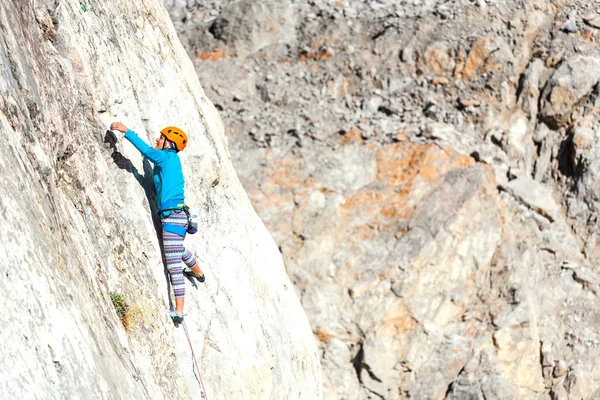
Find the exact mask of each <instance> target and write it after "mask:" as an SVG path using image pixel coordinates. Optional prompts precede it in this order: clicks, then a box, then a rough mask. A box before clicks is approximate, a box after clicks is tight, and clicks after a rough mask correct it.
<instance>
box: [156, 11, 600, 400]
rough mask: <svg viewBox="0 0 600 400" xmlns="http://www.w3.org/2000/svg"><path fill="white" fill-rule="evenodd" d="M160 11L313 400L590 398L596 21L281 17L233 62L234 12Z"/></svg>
mask: <svg viewBox="0 0 600 400" xmlns="http://www.w3.org/2000/svg"><path fill="white" fill-rule="evenodd" d="M165 3H166V4H167V5H168V8H169V10H170V13H171V16H172V19H173V21H174V25H175V27H176V29H177V30H178V32H179V34H180V35H181V36H182V38H183V39H182V40H183V41H184V43H186V49H187V50H188V52H189V54H190V56H191V57H192V58H193V59H194V63H195V67H196V71H197V73H198V76H199V78H200V80H201V82H203V83H204V84H205V87H206V90H207V95H208V97H209V98H211V99H212V100H213V101H214V102H215V104H216V107H217V108H219V109H222V113H221V115H222V116H223V118H224V120H225V121H226V126H227V130H226V133H227V135H228V139H229V142H230V144H231V153H232V158H233V162H234V165H236V168H237V171H238V174H239V176H240V180H241V181H242V183H243V185H244V187H245V188H246V189H247V191H248V193H249V195H250V198H251V201H252V203H253V205H254V207H255V208H256V210H257V212H258V213H259V215H260V216H261V218H262V219H263V221H264V222H265V224H266V225H267V227H268V228H269V230H270V231H271V233H272V235H273V237H274V238H275V240H276V242H277V243H278V244H279V246H280V249H281V251H282V253H283V256H284V259H285V263H286V268H287V270H288V273H289V274H290V276H291V278H292V280H293V282H294V284H295V287H296V290H297V291H298V293H299V295H300V296H301V300H302V303H303V305H304V307H305V309H306V310H307V314H308V317H309V320H310V322H311V325H312V329H313V332H314V334H315V336H316V337H317V339H318V340H319V343H320V348H321V350H322V365H323V372H324V374H323V378H324V392H325V398H327V399H361V400H362V399H367V398H371V399H378V398H385V399H408V398H411V399H443V398H448V399H465V398H470V399H487V400H489V399H546V398H555V399H582V398H583V399H593V398H596V397H597V393H598V392H597V388H598V387H599V386H600V379H599V378H600V377H599V376H598V373H597V372H596V370H597V369H596V368H595V365H596V361H595V359H596V358H597V357H598V355H599V354H598V352H599V350H598V341H597V340H598V338H597V335H596V332H597V331H598V325H599V323H600V319H599V317H598V313H597V311H596V310H597V308H598V306H599V305H600V304H599V300H598V297H597V296H598V294H597V293H598V292H597V290H598V287H597V283H596V282H597V280H596V278H597V276H598V275H597V274H598V267H597V265H599V261H600V258H599V256H600V253H599V252H598V239H599V236H598V235H599V231H598V227H597V222H598V212H599V205H600V203H599V199H600V193H599V192H598V187H600V186H599V185H598V178H597V173H596V171H598V162H599V160H600V153H599V149H600V145H598V140H597V135H598V133H597V132H599V131H600V120H599V118H600V117H599V114H598V107H599V106H600V99H599V96H598V85H597V83H598V76H597V74H598V68H597V66H596V64H597V62H598V60H599V58H598V57H599V53H598V41H599V38H600V32H599V31H598V28H597V27H598V26H600V24H598V21H600V14H599V13H598V11H599V10H598V5H597V4H596V3H593V2H587V1H570V2H566V1H542V0H511V1H505V2H501V1H494V0H477V1H462V0H451V1H442V0H439V1H438V0H432V1H417V0H415V1H406V2H393V1H385V0H379V1H344V0H341V1H323V0H315V1H310V2H301V1H291V8H292V10H293V13H294V18H290V19H288V20H287V25H286V26H288V27H290V28H291V27H295V34H289V35H286V36H285V40H282V39H281V34H280V33H278V32H275V33H274V34H273V37H272V39H271V40H270V41H269V40H267V39H262V41H261V43H270V44H268V45H265V46H264V47H261V48H260V49H259V50H257V51H256V52H255V53H254V54H247V53H244V54H243V55H241V56H240V55H239V54H237V52H236V50H235V45H234V44H235V43H237V42H238V41H242V42H244V41H246V35H242V34H240V36H235V35H234V36H233V37H231V36H229V37H227V38H221V37H220V36H219V35H215V34H214V32H215V27H216V26H218V21H220V20H221V19H223V18H230V19H231V18H232V16H235V15H240V14H242V13H244V12H245V11H244V10H245V8H244V7H246V6H245V5H244V4H245V3H244V2H235V1H228V0H221V1H216V0H212V1H202V2H200V1H193V0H190V1H187V2H185V4H184V2H177V1H170V0H167V1H165ZM286 4H288V3H286ZM236 9H237V11H236ZM279 15H282V14H279ZM245 24H246V25H247V26H253V23H252V22H250V21H246V22H245ZM261 46H262V45H261Z"/></svg>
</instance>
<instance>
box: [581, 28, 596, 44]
mask: <svg viewBox="0 0 600 400" xmlns="http://www.w3.org/2000/svg"><path fill="white" fill-rule="evenodd" d="M581 38H582V39H583V40H584V41H586V42H590V43H593V42H595V41H596V32H595V31H593V30H591V29H586V30H585V31H583V32H581Z"/></svg>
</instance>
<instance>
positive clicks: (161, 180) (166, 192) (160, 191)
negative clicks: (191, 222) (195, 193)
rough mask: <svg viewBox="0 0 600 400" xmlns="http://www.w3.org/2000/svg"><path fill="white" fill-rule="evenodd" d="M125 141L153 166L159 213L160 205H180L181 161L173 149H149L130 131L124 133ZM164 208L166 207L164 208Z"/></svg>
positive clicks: (182, 196) (182, 183) (182, 181)
mask: <svg viewBox="0 0 600 400" xmlns="http://www.w3.org/2000/svg"><path fill="white" fill-rule="evenodd" d="M125 139H127V140H129V141H130V142H131V144H133V145H134V146H135V148H136V149H138V150H139V152H140V153H142V155H143V156H144V157H146V158H148V160H150V161H151V162H152V163H153V164H154V169H153V171H152V178H153V180H154V188H155V189H156V206H157V207H158V210H159V211H160V210H161V209H162V208H161V205H163V204H165V203H166V204H173V203H175V204H176V203H181V204H184V200H185V196H184V194H183V191H184V179H183V171H182V170H181V161H180V160H179V156H178V155H177V151H175V150H174V149H165V150H156V149H155V148H153V147H150V146H149V145H148V144H147V143H146V142H144V141H143V140H142V139H140V137H139V136H138V135H137V134H136V133H135V132H134V131H132V130H131V129H129V130H128V131H127V132H126V133H125ZM165 208H166V207H165Z"/></svg>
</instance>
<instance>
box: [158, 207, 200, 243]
mask: <svg viewBox="0 0 600 400" xmlns="http://www.w3.org/2000/svg"><path fill="white" fill-rule="evenodd" d="M179 201H181V200H169V201H166V202H164V203H163V204H161V205H160V211H159V212H158V215H159V217H160V218H164V217H167V216H169V215H170V214H174V213H180V212H182V211H183V212H184V213H185V215H186V216H187V220H188V222H187V228H186V227H184V226H179V225H172V224H168V225H165V226H166V227H167V229H166V230H167V231H168V232H171V231H172V233H176V234H178V235H179V236H185V234H186V233H189V234H190V235H193V234H194V233H196V232H198V222H196V218H197V216H196V215H194V214H192V213H191V212H190V208H189V207H188V206H186V205H185V204H183V203H179Z"/></svg>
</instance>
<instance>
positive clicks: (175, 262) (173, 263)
mask: <svg viewBox="0 0 600 400" xmlns="http://www.w3.org/2000/svg"><path fill="white" fill-rule="evenodd" d="M162 223H163V225H164V224H172V225H180V226H186V225H187V215H186V214H185V213H183V212H180V213H176V214H171V215H169V216H168V217H166V218H163V219H162ZM183 239H184V238H183V237H182V236H179V235H178V234H176V233H171V232H167V231H165V230H164V228H163V230H162V240H163V251H164V255H165V260H166V261H167V271H169V276H170V278H171V285H172V286H173V293H174V294H175V297H176V298H177V297H184V296H185V279H184V277H183V267H182V266H181V261H182V260H183V262H184V263H185V265H187V266H188V267H190V268H192V267H193V266H194V265H196V258H194V256H193V255H192V253H191V252H190V251H189V250H187V249H186V248H185V247H183Z"/></svg>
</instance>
